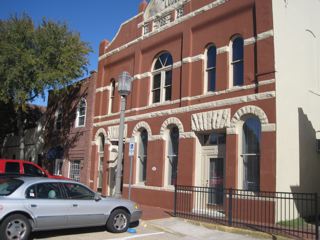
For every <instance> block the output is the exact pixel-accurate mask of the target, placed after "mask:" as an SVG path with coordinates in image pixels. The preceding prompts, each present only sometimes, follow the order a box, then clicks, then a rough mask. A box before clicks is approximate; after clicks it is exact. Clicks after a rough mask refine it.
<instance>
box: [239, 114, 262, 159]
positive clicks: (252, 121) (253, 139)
mask: <svg viewBox="0 0 320 240" xmlns="http://www.w3.org/2000/svg"><path fill="white" fill-rule="evenodd" d="M243 134H244V149H243V153H244V154H246V153H255V154H259V153H260V137H261V124H260V121H259V119H257V118H255V117H253V118H248V119H247V120H246V121H245V123H244V124H243Z"/></svg>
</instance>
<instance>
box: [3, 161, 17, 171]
mask: <svg viewBox="0 0 320 240" xmlns="http://www.w3.org/2000/svg"><path fill="white" fill-rule="evenodd" d="M5 172H6V173H19V172H20V165H19V163H15V162H7V163H6V169H5Z"/></svg>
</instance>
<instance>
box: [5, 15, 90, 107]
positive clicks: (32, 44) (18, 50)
mask: <svg viewBox="0 0 320 240" xmlns="http://www.w3.org/2000/svg"><path fill="white" fill-rule="evenodd" d="M90 51H91V48H90V46H89V44H88V43H86V42H83V41H81V39H80V35H79V34H78V33H76V32H72V31H70V30H69V29H68V26H67V24H66V23H59V22H53V21H48V20H46V19H43V20H42V22H41V24H39V26H35V25H34V23H33V21H32V19H31V18H30V17H29V16H28V15H26V14H23V15H21V16H20V17H19V16H17V15H15V16H12V17H10V18H9V19H8V20H1V21H0V101H3V102H5V103H7V102H9V101H12V102H13V103H14V105H15V106H16V107H18V106H20V107H21V106H25V105H26V103H27V102H28V101H30V100H32V99H34V98H35V97H38V96H44V91H45V90H46V89H49V88H53V89H59V88H61V87H64V86H66V85H68V84H69V83H71V82H72V81H73V80H74V79H77V78H79V77H81V76H82V75H83V73H84V72H85V71H87V66H88V64H89V62H88V58H87V56H88V53H89V52H90ZM23 108H24V107H23Z"/></svg>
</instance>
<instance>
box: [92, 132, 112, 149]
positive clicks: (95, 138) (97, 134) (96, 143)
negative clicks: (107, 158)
mask: <svg viewBox="0 0 320 240" xmlns="http://www.w3.org/2000/svg"><path fill="white" fill-rule="evenodd" d="M101 133H102V134H103V136H104V139H107V137H108V135H107V132H106V130H105V129H104V128H99V129H98V131H97V132H96V134H95V135H94V140H93V141H92V143H91V144H92V145H96V146H98V145H99V142H98V139H99V135H100V134H101Z"/></svg>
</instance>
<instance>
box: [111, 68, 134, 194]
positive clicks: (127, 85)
mask: <svg viewBox="0 0 320 240" xmlns="http://www.w3.org/2000/svg"><path fill="white" fill-rule="evenodd" d="M131 81H132V77H131V76H130V74H129V73H128V72H122V73H121V74H120V75H119V78H118V92H119V95H120V96H121V103H120V125H119V142H118V164H117V173H116V189H115V197H118V198H120V197H121V178H122V160H123V131H124V112H125V110H126V97H127V96H128V95H129V94H130V92H131Z"/></svg>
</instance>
